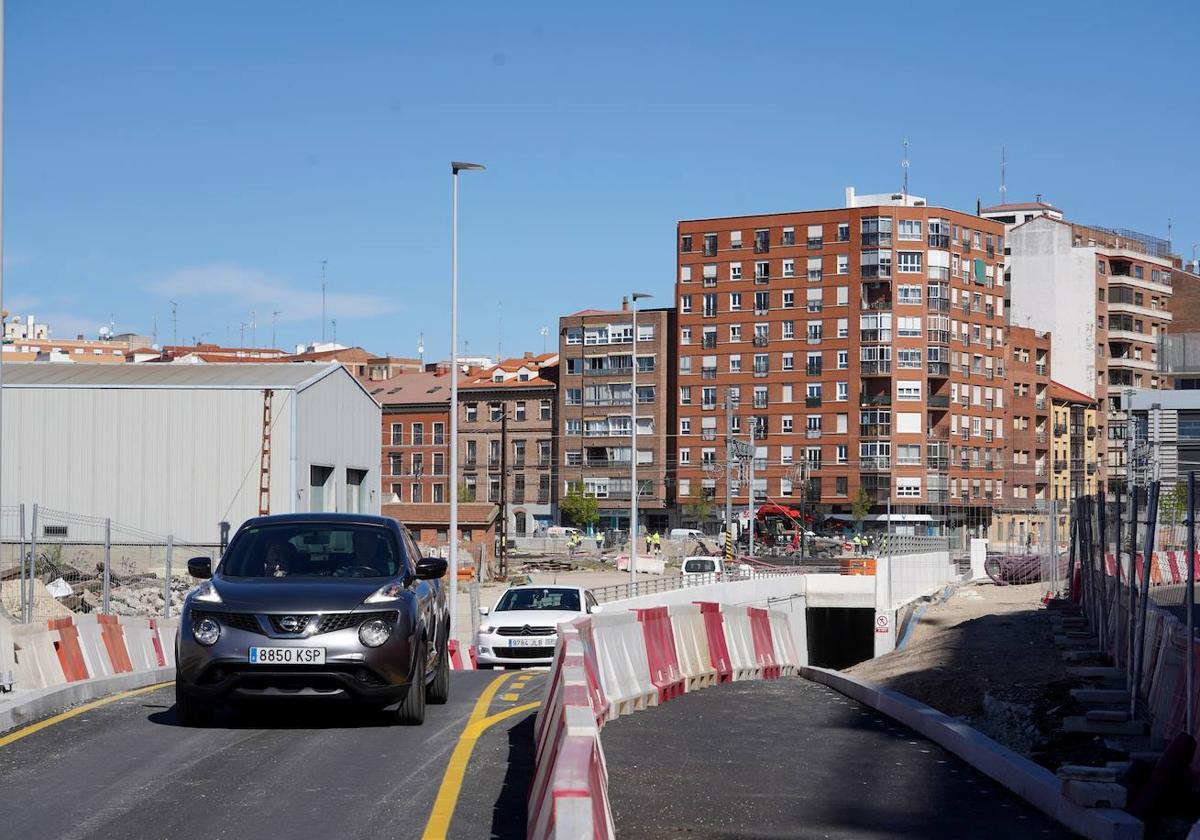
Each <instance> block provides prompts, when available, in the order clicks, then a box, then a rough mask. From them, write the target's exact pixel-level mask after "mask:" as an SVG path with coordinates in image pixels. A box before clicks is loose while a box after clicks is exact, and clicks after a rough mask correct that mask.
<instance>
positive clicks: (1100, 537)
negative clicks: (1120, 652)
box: [1096, 490, 1108, 653]
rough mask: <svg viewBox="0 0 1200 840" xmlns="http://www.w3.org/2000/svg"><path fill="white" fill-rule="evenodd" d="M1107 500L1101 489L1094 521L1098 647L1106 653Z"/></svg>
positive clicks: (1097, 498)
mask: <svg viewBox="0 0 1200 840" xmlns="http://www.w3.org/2000/svg"><path fill="white" fill-rule="evenodd" d="M1107 502H1108V499H1107V498H1106V496H1105V493H1104V491H1103V490H1101V491H1100V492H1099V493H1098V494H1097V497H1096V510H1097V512H1098V513H1099V518H1098V520H1097V522H1096V526H1097V532H1098V533H1097V540H1096V557H1097V559H1098V560H1099V561H1100V563H1099V566H1100V649H1101V650H1102V651H1104V652H1105V653H1108V564H1107V563H1106V562H1105V560H1104V553H1105V550H1106V549H1107V547H1108V543H1107V542H1106V539H1107V538H1108V534H1107V533H1106V529H1105V527H1104V520H1105V518H1106V516H1107V510H1106V508H1107V506H1108V505H1107Z"/></svg>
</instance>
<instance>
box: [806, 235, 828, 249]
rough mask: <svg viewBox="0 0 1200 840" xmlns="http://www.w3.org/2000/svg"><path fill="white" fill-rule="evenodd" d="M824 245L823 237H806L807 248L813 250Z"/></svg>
mask: <svg viewBox="0 0 1200 840" xmlns="http://www.w3.org/2000/svg"><path fill="white" fill-rule="evenodd" d="M824 244H825V240H824V238H823V237H820V236H810V237H808V247H809V248H811V249H813V250H815V249H817V248H820V247H821V246H822V245H824Z"/></svg>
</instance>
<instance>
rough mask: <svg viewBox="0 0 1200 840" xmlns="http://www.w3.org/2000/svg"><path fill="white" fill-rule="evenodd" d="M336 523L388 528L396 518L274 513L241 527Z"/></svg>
mask: <svg viewBox="0 0 1200 840" xmlns="http://www.w3.org/2000/svg"><path fill="white" fill-rule="evenodd" d="M320 522H328V523H337V524H339V525H346V524H349V523H352V522H357V523H359V524H362V525H377V526H380V527H384V528H390V527H392V526H394V525H396V524H397V523H396V520H395V519H392V518H391V517H390V516H373V515H372V514H369V513H274V514H271V515H269V516H255V517H252V518H250V519H247V520H246V521H245V522H243V523H242V527H243V528H256V527H261V526H263V525H277V524H302V523H320Z"/></svg>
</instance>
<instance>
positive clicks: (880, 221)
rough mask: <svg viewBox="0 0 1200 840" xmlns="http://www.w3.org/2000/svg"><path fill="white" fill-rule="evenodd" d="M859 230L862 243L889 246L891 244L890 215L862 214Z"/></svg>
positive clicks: (864, 244)
mask: <svg viewBox="0 0 1200 840" xmlns="http://www.w3.org/2000/svg"><path fill="white" fill-rule="evenodd" d="M860 230H861V233H862V244H863V246H864V247H866V246H880V245H884V246H890V245H891V244H892V217H891V216H864V217H863V219H862V220H861V226H860Z"/></svg>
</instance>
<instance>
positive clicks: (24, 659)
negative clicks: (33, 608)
mask: <svg viewBox="0 0 1200 840" xmlns="http://www.w3.org/2000/svg"><path fill="white" fill-rule="evenodd" d="M13 640H14V642H15V648H16V650H15V652H16V668H15V680H14V681H13V684H14V686H16V687H17V688H52V687H54V686H57V685H63V684H64V683H66V682H67V675H66V674H65V673H63V668H62V662H60V661H59V658H58V650H57V649H56V647H55V642H56V641H57V640H58V633H57V631H51V630H50V629H49V628H48V627H47V626H46V625H45V624H44V623H42V622H38V623H36V624H14V625H13Z"/></svg>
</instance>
